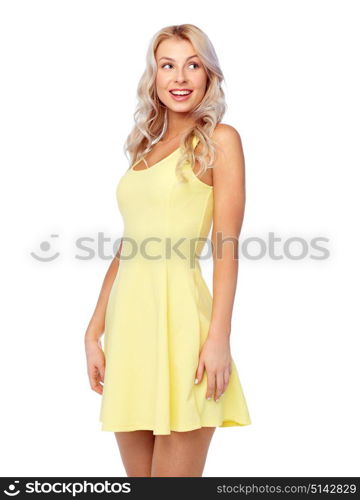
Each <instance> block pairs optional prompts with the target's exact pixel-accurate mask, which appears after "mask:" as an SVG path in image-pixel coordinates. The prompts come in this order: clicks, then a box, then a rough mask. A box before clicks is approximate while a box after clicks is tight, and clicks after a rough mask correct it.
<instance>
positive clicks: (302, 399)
mask: <svg viewBox="0 0 360 500" xmlns="http://www.w3.org/2000/svg"><path fill="white" fill-rule="evenodd" d="M0 5H1V7H0V47H1V49H0V50H1V56H0V57H1V60H0V68H1V73H2V75H1V79H0V85H1V112H0V120H1V184H0V185H1V207H0V208H1V215H2V224H1V230H2V231H1V233H2V245H1V259H0V263H1V290H2V297H1V305H2V315H1V326H2V328H1V329H2V341H1V363H0V365H1V373H2V394H1V425H0V433H1V435H0V440H1V451H2V453H1V460H2V463H1V475H3V476H6V475H10V476H15V475H18V476H21V475H26V476H33V475H34V476H36V475H41V476H82V475H83V476H89V477H92V476H124V475H125V471H124V469H123V467H122V463H121V459H120V455H119V451H118V448H117V446H116V442H115V437H114V434H112V433H106V432H101V431H100V422H99V421H98V416H99V410H100V396H99V395H98V394H96V393H95V392H93V391H91V389H90V386H89V384H88V379H87V373H86V359H85V352H84V347H83V337H84V334H85V330H86V327H87V325H88V321H89V320H90V317H91V314H92V312H93V309H94V307H95V304H96V301H97V297H98V294H99V292H100V287H101V284H102V280H103V278H104V276H105V273H106V270H107V268H108V265H109V263H110V260H105V259H103V258H101V257H99V256H96V258H93V259H90V260H89V259H87V260H80V259H79V258H77V256H79V255H80V254H81V255H83V252H80V251H79V250H78V249H77V248H76V247H75V241H76V240H77V239H78V238H80V237H90V238H96V237H97V235H98V234H99V233H100V232H103V233H104V234H105V236H107V237H109V238H110V239H111V241H110V243H109V244H108V246H107V250H106V255H108V256H110V255H111V253H112V247H111V245H112V243H115V241H116V239H118V238H119V237H120V236H121V234H122V227H123V226H122V219H121V216H120V214H119V212H118V208H117V204H116V199H115V187H116V184H117V182H118V180H119V178H120V176H121V175H122V174H123V173H124V172H125V170H126V169H127V167H128V161H127V158H126V156H125V155H124V153H123V144H124V142H125V139H126V136H127V134H128V133H129V131H130V128H131V126H132V124H133V112H134V110H135V105H136V86H137V83H138V80H139V78H140V76H141V74H142V72H143V70H144V67H145V53H146V50H147V46H148V43H149V41H150V38H151V37H152V35H153V34H154V33H155V32H156V31H157V30H159V29H160V28H162V27H164V26H168V25H171V24H181V23H187V22H188V23H193V24H196V25H198V26H199V27H200V28H201V29H202V30H204V31H205V32H206V33H207V34H208V36H209V37H210V39H211V40H212V42H213V44H214V46H215V50H216V52H217V54H218V57H219V60H220V64H221V68H222V70H223V72H224V74H225V86H224V90H225V93H226V99H227V105H228V110H227V113H226V115H225V117H224V119H223V122H224V123H228V124H231V125H232V126H234V127H235V128H236V129H237V130H238V131H239V133H240V135H241V138H242V141H243V147H244V153H245V160H246V177H247V178H246V182H247V204H246V212H245V220H244V224H243V229H242V233H241V241H242V242H245V241H246V240H247V239H248V238H261V239H262V240H263V241H264V243H265V244H266V256H265V257H263V258H261V259H257V260H251V259H249V258H245V257H243V258H242V259H241V261H240V268H239V278H238V289H237V294H236V302H235V310H234V316H233V328H232V333H231V346H232V355H233V358H234V359H235V362H236V364H237V367H238V372H239V376H240V380H241V383H242V385H243V389H244V393H245V396H246V399H247V403H248V406H249V411H250V415H251V418H252V425H250V426H247V427H230V428H218V429H217V430H216V432H215V435H214V438H213V441H212V443H211V447H210V450H209V454H208V459H207V463H206V467H205V471H204V476H350V475H356V476H359V472H360V471H359V462H358V460H356V459H358V453H357V452H358V450H359V444H360V443H359V421H360V412H359V401H358V393H359V361H358V360H359V320H358V315H359V313H358V310H357V309H358V303H359V292H358V290H359V278H360V276H359V220H358V219H359V203H358V197H359V175H358V173H359V167H360V163H359V157H360V154H359V149H360V148H359V116H360V109H359V108H360V106H359V88H360V81H359V80H360V78H359V64H358V62H359V54H358V47H359V42H360V40H359V30H358V19H359V17H358V15H357V14H358V13H357V7H358V6H359V5H358V2H356V1H346V0H345V1H329V0H326V1H319V0H315V1H304V0H301V1H285V0H284V1H275V0H273V1H271V2H268V1H254V0H252V1H250V0H248V1H239V0H236V1H229V0H228V1H226V2H218V1H209V0H206V1H204V0H198V1H197V2H194V1H187V0H182V1H181V4H180V6H181V8H178V7H177V5H174V4H172V3H171V2H170V3H169V2H167V1H166V2H165V1H156V0H155V1H152V2H139V1H137V2H121V1H102V2H100V1H96V2H95V1H90V0H86V1H79V0H75V1H74V0H71V1H66V0H61V1H49V0H48V1H30V2H28V1H22V2H21V1H14V0H13V1H2V2H1V4H0ZM272 232H273V233H275V236H276V237H278V238H279V239H280V241H278V242H277V243H276V253H277V255H280V256H283V258H282V259H280V260H275V259H274V258H271V257H270V256H269V254H268V249H269V246H268V239H269V234H270V233H272ZM54 234H58V235H59V236H58V237H52V236H51V235H54ZM293 237H296V238H301V239H302V240H303V242H304V243H306V244H308V245H309V248H308V251H307V252H306V255H305V257H303V258H301V259H299V260H294V259H291V258H289V256H288V254H287V253H285V250H284V244H285V242H286V240H288V239H289V238H293ZM317 237H322V238H326V239H327V241H325V242H323V243H322V246H323V247H325V248H326V249H327V250H328V251H329V257H328V258H327V259H323V260H315V259H313V258H311V256H314V255H320V252H318V251H316V250H314V249H313V248H311V240H312V239H313V238H317ZM44 241H48V242H49V243H50V244H51V248H50V250H48V252H45V251H43V252H41V250H40V244H41V242H44ZM94 248H95V246H94ZM289 248H290V252H291V254H292V255H297V254H299V253H300V252H301V250H302V248H301V246H299V244H296V243H294V244H292V245H290V247H289ZM250 250H251V252H252V254H254V255H255V254H256V252H257V251H258V247H257V244H256V243H253V244H252V245H251V246H250V247H249V251H250ZM95 251H96V248H95ZM31 252H35V253H37V254H38V255H52V254H54V253H56V252H59V257H58V258H57V259H55V260H54V261H52V262H48V263H44V262H41V261H38V260H36V259H35V258H33V257H32V256H31ZM203 269H204V274H205V277H206V280H207V282H208V284H209V285H210V283H211V267H210V266H209V265H207V264H206V263H204V267H203Z"/></svg>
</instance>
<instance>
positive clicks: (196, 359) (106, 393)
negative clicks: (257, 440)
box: [85, 24, 251, 477]
mask: <svg viewBox="0 0 360 500" xmlns="http://www.w3.org/2000/svg"><path fill="white" fill-rule="evenodd" d="M222 81H223V76H222V73H221V70H220V67H219V64H218V61H217V57H216V54H215V51H214V49H213V47H212V45H211V42H210V41H209V39H208V38H207V36H206V35H205V34H204V33H203V32H202V31H201V30H200V29H199V28H197V27H196V26H194V25H190V24H184V25H180V26H170V27H167V28H164V29H162V30H160V31H159V32H158V33H156V34H155V36H154V37H153V39H152V41H151V44H150V47H149V50H148V56H147V68H146V70H145V72H144V74H143V76H142V78H141V81H140V84H139V87H138V97H139V106H138V109H137V113H135V121H136V124H135V126H134V128H133V130H132V132H131V134H130V135H129V137H128V140H127V148H126V149H127V151H129V152H130V155H131V159H130V160H131V161H130V164H131V165H132V166H131V167H130V168H129V169H128V171H127V172H125V174H124V175H123V176H122V177H121V179H120V181H119V183H118V186H117V191H116V194H117V200H118V204H119V209H120V212H121V214H122V217H123V220H124V234H123V237H122V239H121V244H120V247H119V250H118V252H117V254H116V256H115V258H114V259H113V261H112V262H111V265H110V267H109V270H108V271H107V274H106V277H105V280H104V283H103V286H102V290H101V294H100V297H99V300H98V303H97V306H96V309H95V312H94V314H93V317H92V319H91V321H90V324H89V326H88V329H87V331H86V336H85V345H86V354H87V363H88V375H89V379H90V385H91V388H92V389H93V390H94V391H96V392H98V393H99V394H101V395H102V405H101V414H100V420H101V422H102V430H104V431H111V432H114V433H115V437H116V440H117V443H118V446H119V450H120V454H121V457H122V460H123V463H124V467H125V469H126V472H127V474H128V476H132V477H135V476H143V477H144V476H147V477H156V476H158V477H159V476H172V477H174V476H202V473H203V469H204V465H205V460H206V456H207V452H208V448H209V445H210V441H211V438H212V436H213V433H214V431H215V429H216V427H230V426H243V425H248V424H250V423H251V422H250V417H249V413H248V409H247V405H246V401H245V397H244V394H243V392H242V387H241V384H240V381H239V378H238V373H237V369H236V366H235V364H234V362H233V360H232V357H231V353H230V331H231V315H232V309H233V302H234V296H235V289H236V281H237V268H238V264H237V251H238V247H237V244H238V238H239V234H240V229H241V225H242V220H243V214H244V204H245V173H244V157H243V151H242V146H241V139H240V136H239V134H238V132H237V131H236V130H235V128H233V127H232V126H230V125H225V124H222V123H220V121H221V119H222V117H223V114H224V112H225V103H224V94H223V90H222V88H221V82H222ZM210 167H214V168H210ZM211 223H213V232H212V238H211V240H212V241H211V245H210V247H212V248H211V251H212V255H213V258H214V272H213V292H214V293H213V298H212V297H211V295H210V292H209V290H208V288H207V285H206V283H205V281H204V279H203V277H202V273H201V268H200V266H199V262H198V260H199V256H200V252H201V251H202V250H203V249H204V245H205V239H206V237H207V235H208V232H209V229H210V226H211ZM225 239H226V241H225V242H224V240H225ZM103 333H105V336H104V352H103V351H102V349H101V341H100V337H101V335H102V334H103Z"/></svg>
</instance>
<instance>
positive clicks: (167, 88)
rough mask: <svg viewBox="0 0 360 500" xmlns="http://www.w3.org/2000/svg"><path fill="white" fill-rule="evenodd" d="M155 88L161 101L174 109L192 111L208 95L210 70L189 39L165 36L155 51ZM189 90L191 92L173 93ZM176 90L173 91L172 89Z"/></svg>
mask: <svg viewBox="0 0 360 500" xmlns="http://www.w3.org/2000/svg"><path fill="white" fill-rule="evenodd" d="M155 57H156V62H157V74H156V90H157V94H158V97H159V99H160V101H161V102H162V103H163V104H164V105H165V106H167V107H168V108H169V109H171V110H172V111H175V112H179V113H184V112H188V111H191V110H192V109H193V108H194V107H195V106H196V105H197V104H199V103H200V102H201V100H202V99H203V97H204V95H205V91H206V83H207V74H206V72H205V68H204V66H203V64H202V62H201V61H200V59H199V57H198V56H197V55H196V51H195V50H194V47H193V46H192V44H191V43H190V42H189V41H188V40H178V39H176V38H169V39H167V40H163V41H162V42H161V43H160V44H159V46H158V48H157V51H156V54H155ZM176 90H178V91H179V90H189V91H190V93H187V94H188V95H181V96H180V95H174V94H175V93H176ZM171 91H173V93H172V92H171Z"/></svg>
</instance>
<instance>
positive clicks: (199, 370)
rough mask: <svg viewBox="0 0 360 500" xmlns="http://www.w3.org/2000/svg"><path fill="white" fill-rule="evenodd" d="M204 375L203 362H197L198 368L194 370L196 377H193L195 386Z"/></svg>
mask: <svg viewBox="0 0 360 500" xmlns="http://www.w3.org/2000/svg"><path fill="white" fill-rule="evenodd" d="M203 374H204V362H203V361H202V360H200V361H199V365H198V368H197V370H196V375H195V381H194V383H195V384H199V383H200V382H201V380H202V378H203Z"/></svg>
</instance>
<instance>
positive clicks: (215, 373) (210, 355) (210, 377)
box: [195, 336, 231, 401]
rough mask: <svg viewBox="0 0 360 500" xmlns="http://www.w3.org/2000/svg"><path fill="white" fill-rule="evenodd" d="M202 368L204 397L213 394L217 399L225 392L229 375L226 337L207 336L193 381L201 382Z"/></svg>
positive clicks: (229, 365)
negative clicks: (205, 378)
mask: <svg viewBox="0 0 360 500" xmlns="http://www.w3.org/2000/svg"><path fill="white" fill-rule="evenodd" d="M204 369H205V370H206V374H207V391H206V395H205V397H206V399H211V398H212V396H214V399H215V401H218V400H219V398H220V396H221V395H222V394H223V393H224V392H225V390H226V388H227V386H228V384H229V380H230V375H231V353H230V341H229V338H228V337H227V338H216V337H211V336H208V337H207V339H206V341H205V343H204V345H203V347H202V349H201V353H200V356H199V363H198V368H197V371H196V379H195V383H200V382H201V380H202V377H203V373H204ZM196 380H197V382H196Z"/></svg>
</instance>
